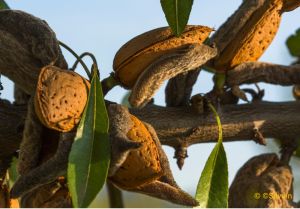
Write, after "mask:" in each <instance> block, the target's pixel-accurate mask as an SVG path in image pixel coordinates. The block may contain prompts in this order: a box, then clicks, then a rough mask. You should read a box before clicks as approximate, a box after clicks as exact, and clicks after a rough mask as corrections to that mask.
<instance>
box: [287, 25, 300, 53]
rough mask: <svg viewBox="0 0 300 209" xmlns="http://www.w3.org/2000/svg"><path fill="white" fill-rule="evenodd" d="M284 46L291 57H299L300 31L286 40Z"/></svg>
mask: <svg viewBox="0 0 300 209" xmlns="http://www.w3.org/2000/svg"><path fill="white" fill-rule="evenodd" d="M286 44H287V46H288V48H289V51H290V53H291V55H292V56H295V57H300V29H298V30H297V31H296V34H294V35H291V36H290V37H289V38H288V39H287V41H286Z"/></svg>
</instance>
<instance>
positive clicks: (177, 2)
mask: <svg viewBox="0 0 300 209" xmlns="http://www.w3.org/2000/svg"><path fill="white" fill-rule="evenodd" d="M160 4H161V7H162V9H163V11H164V13H165V16H166V19H167V22H168V24H169V26H170V27H171V29H172V31H173V33H174V34H175V35H176V36H180V35H181V33H182V32H183V31H184V28H185V26H186V24H187V23H188V20H189V16H190V13H191V10H192V6H193V0H160Z"/></svg>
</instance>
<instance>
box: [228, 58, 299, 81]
mask: <svg viewBox="0 0 300 209" xmlns="http://www.w3.org/2000/svg"><path fill="white" fill-rule="evenodd" d="M226 81H227V85H229V86H235V85H241V84H252V83H257V82H266V83H271V84H277V85H282V86H291V85H294V84H300V65H292V66H284V65H276V64H271V63H263V62H246V63H243V64H240V65H238V66H237V67H235V68H234V69H232V70H229V71H228V74H227V80H226Z"/></svg>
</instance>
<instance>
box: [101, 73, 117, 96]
mask: <svg viewBox="0 0 300 209" xmlns="http://www.w3.org/2000/svg"><path fill="white" fill-rule="evenodd" d="M101 85H102V91H103V96H105V95H106V94H107V93H108V92H109V91H110V90H111V89H112V88H114V87H115V86H117V85H120V82H119V81H118V80H117V79H116V78H115V75H114V73H111V74H110V75H109V77H107V78H105V79H103V80H102V81H101Z"/></svg>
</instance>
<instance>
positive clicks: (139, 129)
mask: <svg viewBox="0 0 300 209" xmlns="http://www.w3.org/2000/svg"><path fill="white" fill-rule="evenodd" d="M130 117H131V121H132V122H133V126H132V128H131V129H130V130H129V131H128V133H127V137H128V139H131V140H132V141H135V142H139V143H141V144H142V145H141V147H140V148H138V149H135V150H132V151H130V152H129V153H128V156H127V158H126V160H125V161H124V163H123V164H122V165H121V167H120V168H119V169H118V170H117V171H116V172H115V174H114V175H113V176H112V177H111V180H112V181H113V182H114V184H116V185H117V186H118V187H120V188H122V189H131V188H135V187H138V186H141V185H143V184H146V183H150V182H152V181H154V180H156V179H158V178H159V177H161V175H162V169H161V165H160V161H159V154H158V150H157V147H156V144H155V142H154V141H153V139H152V137H151V134H150V133H149V131H148V130H147V128H146V127H145V125H144V124H143V123H142V122H141V121H140V120H139V119H138V118H136V117H135V116H133V115H130Z"/></svg>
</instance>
